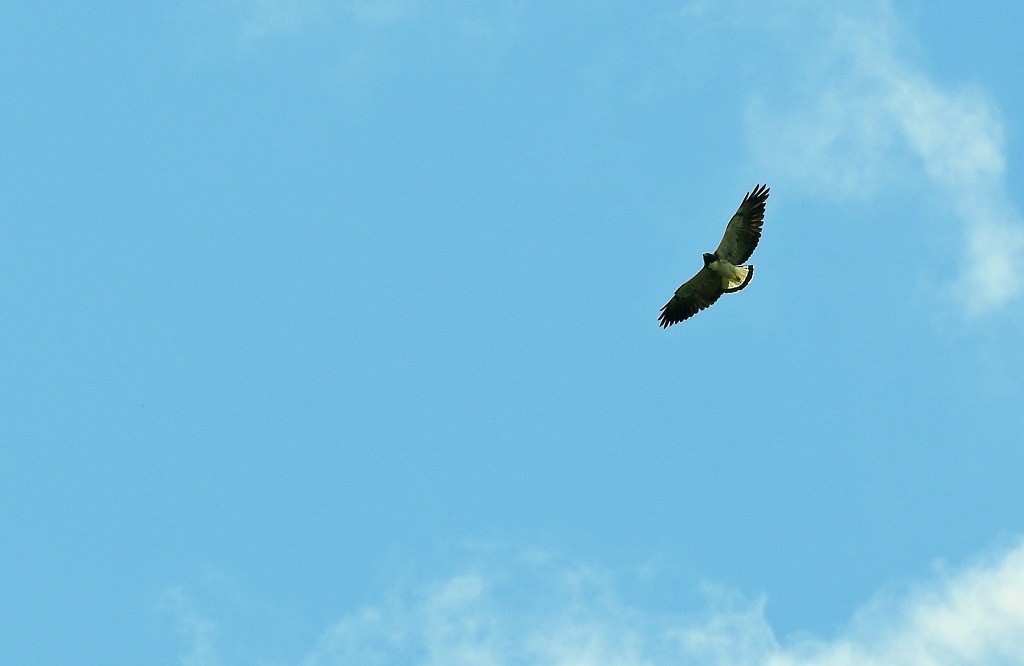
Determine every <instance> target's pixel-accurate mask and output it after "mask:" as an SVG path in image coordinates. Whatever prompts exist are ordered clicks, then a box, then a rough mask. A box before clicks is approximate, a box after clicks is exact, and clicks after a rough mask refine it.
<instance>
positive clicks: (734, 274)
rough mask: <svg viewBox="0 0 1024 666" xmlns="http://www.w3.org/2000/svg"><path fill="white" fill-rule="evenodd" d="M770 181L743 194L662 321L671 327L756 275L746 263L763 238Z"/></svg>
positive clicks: (739, 287)
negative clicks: (714, 244) (715, 243)
mask: <svg viewBox="0 0 1024 666" xmlns="http://www.w3.org/2000/svg"><path fill="white" fill-rule="evenodd" d="M768 193H769V190H768V185H760V184H758V185H756V186H755V187H754V189H753V191H751V192H747V194H746V196H744V197H743V202H742V203H741V204H740V207H739V208H737V209H736V214H735V215H733V216H732V219H730V220H729V224H727V225H726V227H725V235H724V236H722V242H721V243H719V244H718V247H717V248H716V249H715V251H714V252H705V253H704V268H702V269H700V270H699V271H697V274H696V275H694V276H693V277H692V278H690V279H689V280H687V281H686V282H684V283H683V284H682V285H680V287H679V288H678V289H676V293H675V294H674V295H673V296H672V298H671V299H670V300H669V302H668V303H666V304H665V306H664V307H662V308H661V314H660V315H659V316H658V322H659V325H660V326H661V327H662V328H668V327H669V326H671V325H673V324H678V323H679V322H681V321H683V320H685V319H689V318H690V317H692V316H693V315H695V314H697V313H698V312H700V311H701V310H703V309H704V308H706V307H709V306H710V305H712V304H713V303H714V302H715V301H717V300H718V298H719V297H720V296H721V295H722V294H731V293H733V292H735V291H739V290H740V289H743V288H744V287H746V286H747V285H748V284H750V281H751V280H752V279H753V277H754V265H753V264H747V265H744V264H743V262H744V261H746V260H747V259H749V258H750V255H751V254H753V252H754V248H755V247H757V241H759V240H760V239H761V225H762V224H763V223H764V207H765V202H767V201H768Z"/></svg>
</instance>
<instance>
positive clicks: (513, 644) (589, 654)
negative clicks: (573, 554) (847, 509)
mask: <svg viewBox="0 0 1024 666" xmlns="http://www.w3.org/2000/svg"><path fill="white" fill-rule="evenodd" d="M709 598H710V599H711V600H712V602H713V604H712V606H711V607H710V608H709V609H708V610H707V611H705V612H704V613H702V614H699V615H688V616H684V615H659V614H654V613H649V612H645V611H644V610H642V609H640V608H637V607H634V606H631V605H629V604H627V603H625V602H623V601H622V600H621V598H620V597H619V596H618V595H617V594H616V586H615V583H614V579H613V577H612V576H610V575H608V574H606V573H601V572H600V571H597V570H594V569H592V568H590V569H588V568H561V569H560V568H558V567H556V566H554V565H553V564H552V563H551V562H550V561H549V562H548V563H546V564H537V563H536V562H534V563H533V564H529V565H526V564H522V563H520V564H518V565H510V566H506V567H504V568H500V569H496V570H491V572H490V573H482V572H481V571H479V570H477V571H470V572H465V573H462V574H460V575H457V576H453V577H451V578H448V579H446V580H443V581H440V582H438V583H435V584H431V585H427V586H424V587H422V588H420V589H418V590H414V591H407V592H404V593H397V594H395V595H393V597H392V598H391V599H390V600H389V601H388V602H386V603H382V604H380V605H377V606H372V607H367V608H363V609H361V610H359V611H356V612H354V613H351V614H350V615H348V616H346V617H344V618H343V619H342V620H341V621H339V622H338V623H337V624H336V625H335V626H333V627H332V628H330V629H329V630H328V631H327V632H325V634H324V635H323V637H322V638H321V640H320V643H319V645H318V646H317V647H316V649H314V650H313V651H312V652H310V654H308V655H307V656H306V658H305V659H304V660H303V662H302V663H303V664H305V665H306V666H327V665H342V664H344V665H347V664H353V665H354V664H415V665H421V666H442V665H445V666H470V665H472V666H477V665H479V666H484V665H494V666H513V665H514V666H527V665H533V664H537V665H538V666H539V665H541V664H543V665H546V666H547V665H551V666H641V665H643V666H660V665H662V664H665V665H668V664H673V665H679V664H701V665H705V664H706V665H714V666H747V665H751V666H753V665H765V666H854V665H856V666H874V665H878V666H883V665H892V664H900V665H902V666H943V665H946V664H949V665H953V664H956V665H958V666H971V665H979V666H980V665H986V666H991V665H993V664H1024V545H1021V546H1018V547H1016V548H1014V549H1011V550H1009V551H1008V552H1005V553H1003V554H1002V555H1001V556H1000V557H996V558H992V559H989V560H986V561H982V562H978V563H976V564H975V565H974V566H970V567H967V568H964V569H962V570H959V571H956V572H945V573H939V574H937V575H936V578H935V580H933V581H932V582H931V583H929V584H928V585H923V586H919V587H917V588H914V589H909V590H904V591H903V592H902V594H897V595H889V596H887V597H880V598H879V599H876V600H875V601H874V602H873V603H871V604H870V605H868V606H866V607H865V608H863V609H862V610H861V611H860V612H858V613H857V614H856V616H855V617H854V619H853V620H852V621H851V622H850V625H849V628H848V629H847V630H846V631H844V632H843V633H842V634H841V635H840V636H839V637H838V638H835V639H833V640H818V639H801V640H798V641H793V642H790V643H789V644H785V641H783V642H780V641H779V640H777V639H776V637H775V634H774V632H773V631H772V629H771V626H770V625H769V623H768V621H767V619H766V617H765V601H764V600H763V599H760V600H755V601H749V600H744V599H743V598H742V597H739V596H737V595H735V594H731V595H730V594H728V593H726V592H723V591H721V590H718V591H712V592H710V593H709Z"/></svg>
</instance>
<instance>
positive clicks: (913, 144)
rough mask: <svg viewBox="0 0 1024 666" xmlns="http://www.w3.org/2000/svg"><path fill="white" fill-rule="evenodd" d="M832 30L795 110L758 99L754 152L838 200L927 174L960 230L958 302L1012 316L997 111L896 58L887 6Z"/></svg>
mask: <svg viewBox="0 0 1024 666" xmlns="http://www.w3.org/2000/svg"><path fill="white" fill-rule="evenodd" d="M827 11H831V10H827ZM828 23H831V25H832V33H831V36H830V38H828V39H826V40H825V42H824V43H823V44H822V45H821V46H820V47H819V50H818V52H817V53H815V57H813V58H811V59H810V61H809V62H810V63H811V64H807V65H806V66H805V71H803V72H800V73H798V76H800V75H802V76H803V77H804V81H803V83H802V84H801V86H800V87H799V89H798V91H797V94H796V101H791V102H790V103H789V104H785V105H780V104H768V103H766V102H765V101H764V99H765V97H766V96H765V95H760V96H756V97H755V98H754V99H753V101H752V103H751V105H750V109H749V113H748V115H747V120H748V123H747V124H748V133H749V137H750V141H751V144H752V145H753V147H754V149H755V152H756V153H757V155H759V157H760V159H761V160H762V161H763V162H765V163H766V164H768V165H770V166H771V167H772V168H773V170H776V171H777V172H779V173H782V174H785V175H788V176H790V177H792V178H795V179H796V180H799V181H802V182H804V183H806V184H808V185H809V186H813V187H816V188H818V189H821V190H823V191H828V192H831V193H836V194H840V195H844V194H845V195H851V194H854V193H857V192H863V191H870V190H872V189H874V188H875V187H876V186H878V185H879V184H880V183H881V182H882V181H884V180H886V179H889V178H891V177H892V176H893V174H894V173H897V172H899V171H900V170H901V169H905V168H907V167H912V168H917V169H920V171H919V173H922V174H923V175H924V176H925V178H926V181H927V187H928V189H929V190H930V191H932V192H933V193H935V194H936V195H937V196H936V198H937V199H938V200H940V202H941V203H943V204H945V205H948V206H949V208H950V210H951V212H952V215H953V216H955V218H957V219H958V220H959V221H960V222H961V223H962V225H963V228H964V251H963V254H964V258H965V264H966V267H965V269H964V270H963V271H962V272H961V274H960V275H959V276H958V277H957V278H956V280H955V281H954V283H953V284H952V285H951V286H950V291H951V293H952V295H953V296H954V297H955V298H956V299H957V300H958V301H959V302H960V303H961V304H962V306H963V308H964V310H965V312H967V313H968V314H971V315H980V314H985V313H988V312H992V311H995V310H997V309H999V308H1001V307H1003V306H1005V305H1006V304H1008V303H1009V302H1010V301H1012V300H1013V299H1014V298H1015V297H1017V296H1018V295H1019V294H1020V293H1021V290H1022V285H1021V280H1020V275H1019V269H1018V268H1017V267H1018V266H1020V265H1021V263H1022V262H1024V224H1022V217H1021V215H1020V213H1019V212H1018V211H1017V210H1016V208H1015V207H1014V205H1013V203H1012V202H1011V200H1010V197H1009V194H1008V192H1007V187H1006V180H1005V179H1006V175H1005V156H1004V152H1005V146H1004V138H1003V129H1002V121H1001V119H1000V114H999V111H998V109H997V107H996V105H995V104H994V103H993V102H992V101H991V100H990V99H989V98H988V96H986V95H985V94H984V92H983V91H981V90H979V89H977V88H970V87H961V88H957V89H949V88H946V87H944V86H942V85H940V84H939V83H937V82H936V81H934V80H933V79H932V78H931V77H929V76H928V75H927V74H926V73H925V72H924V71H922V70H921V69H920V68H919V67H916V66H915V65H914V64H913V63H912V62H911V61H910V60H909V59H908V58H905V57H901V55H900V50H899V47H900V41H901V40H900V39H898V37H897V36H898V35H899V26H898V24H897V22H896V20H895V18H894V16H893V13H892V11H891V10H889V9H888V8H887V7H886V6H884V5H883V8H882V10H880V11H879V12H878V13H877V14H876V15H875V16H873V17H871V18H853V17H851V16H849V15H843V14H836V15H835V16H833V17H832V19H831V20H830V21H826V24H828ZM793 29H794V30H796V28H793ZM915 165H916V166H915Z"/></svg>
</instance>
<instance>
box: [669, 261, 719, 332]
mask: <svg viewBox="0 0 1024 666" xmlns="http://www.w3.org/2000/svg"><path fill="white" fill-rule="evenodd" d="M722 293H723V291H722V278H720V277H719V276H717V275H715V273H714V272H713V271H712V270H711V269H710V268H708V267H707V266H705V267H704V268H702V269H700V271H698V272H697V274H696V275H694V276H693V277H692V278H690V279H689V280H687V281H686V282H684V283H683V284H682V285H681V286H680V287H679V288H678V289H676V293H675V295H674V296H673V297H672V299H671V300H670V301H669V302H668V303H666V304H665V306H664V307H663V308H661V315H659V316H658V322H659V324H660V325H661V327H662V328H668V327H669V326H671V325H672V324H677V323H679V322H681V321H683V320H684V319H689V318H690V317H692V316H693V315H695V314H697V313H698V312H700V311H701V310H703V309H704V308H706V307H708V306H710V305H711V304H712V303H714V302H715V301H717V300H718V297H719V296H721V295H722Z"/></svg>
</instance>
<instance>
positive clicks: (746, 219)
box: [715, 185, 768, 266]
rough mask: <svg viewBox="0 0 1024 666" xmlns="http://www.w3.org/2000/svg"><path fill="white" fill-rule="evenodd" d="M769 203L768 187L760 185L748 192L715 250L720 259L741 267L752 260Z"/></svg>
mask: <svg viewBox="0 0 1024 666" xmlns="http://www.w3.org/2000/svg"><path fill="white" fill-rule="evenodd" d="M766 201H768V186H767V185H758V186H756V187H755V188H754V191H753V192H747V196H745V197H743V203H741V204H740V207H739V208H737V209H736V214H735V215H733V216H732V219H731V220H729V224H728V225H727V226H726V227H725V235H724V236H722V242H721V243H719V244H718V249H717V250H715V254H717V255H718V256H719V257H720V258H722V259H725V260H726V261H728V262H729V263H730V264H734V265H737V266H738V265H739V264H742V263H743V262H744V261H746V260H747V259H749V258H750V255H751V254H752V253H753V252H754V248H755V247H757V241H759V240H761V225H762V224H763V223H764V204H765V202H766Z"/></svg>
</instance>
